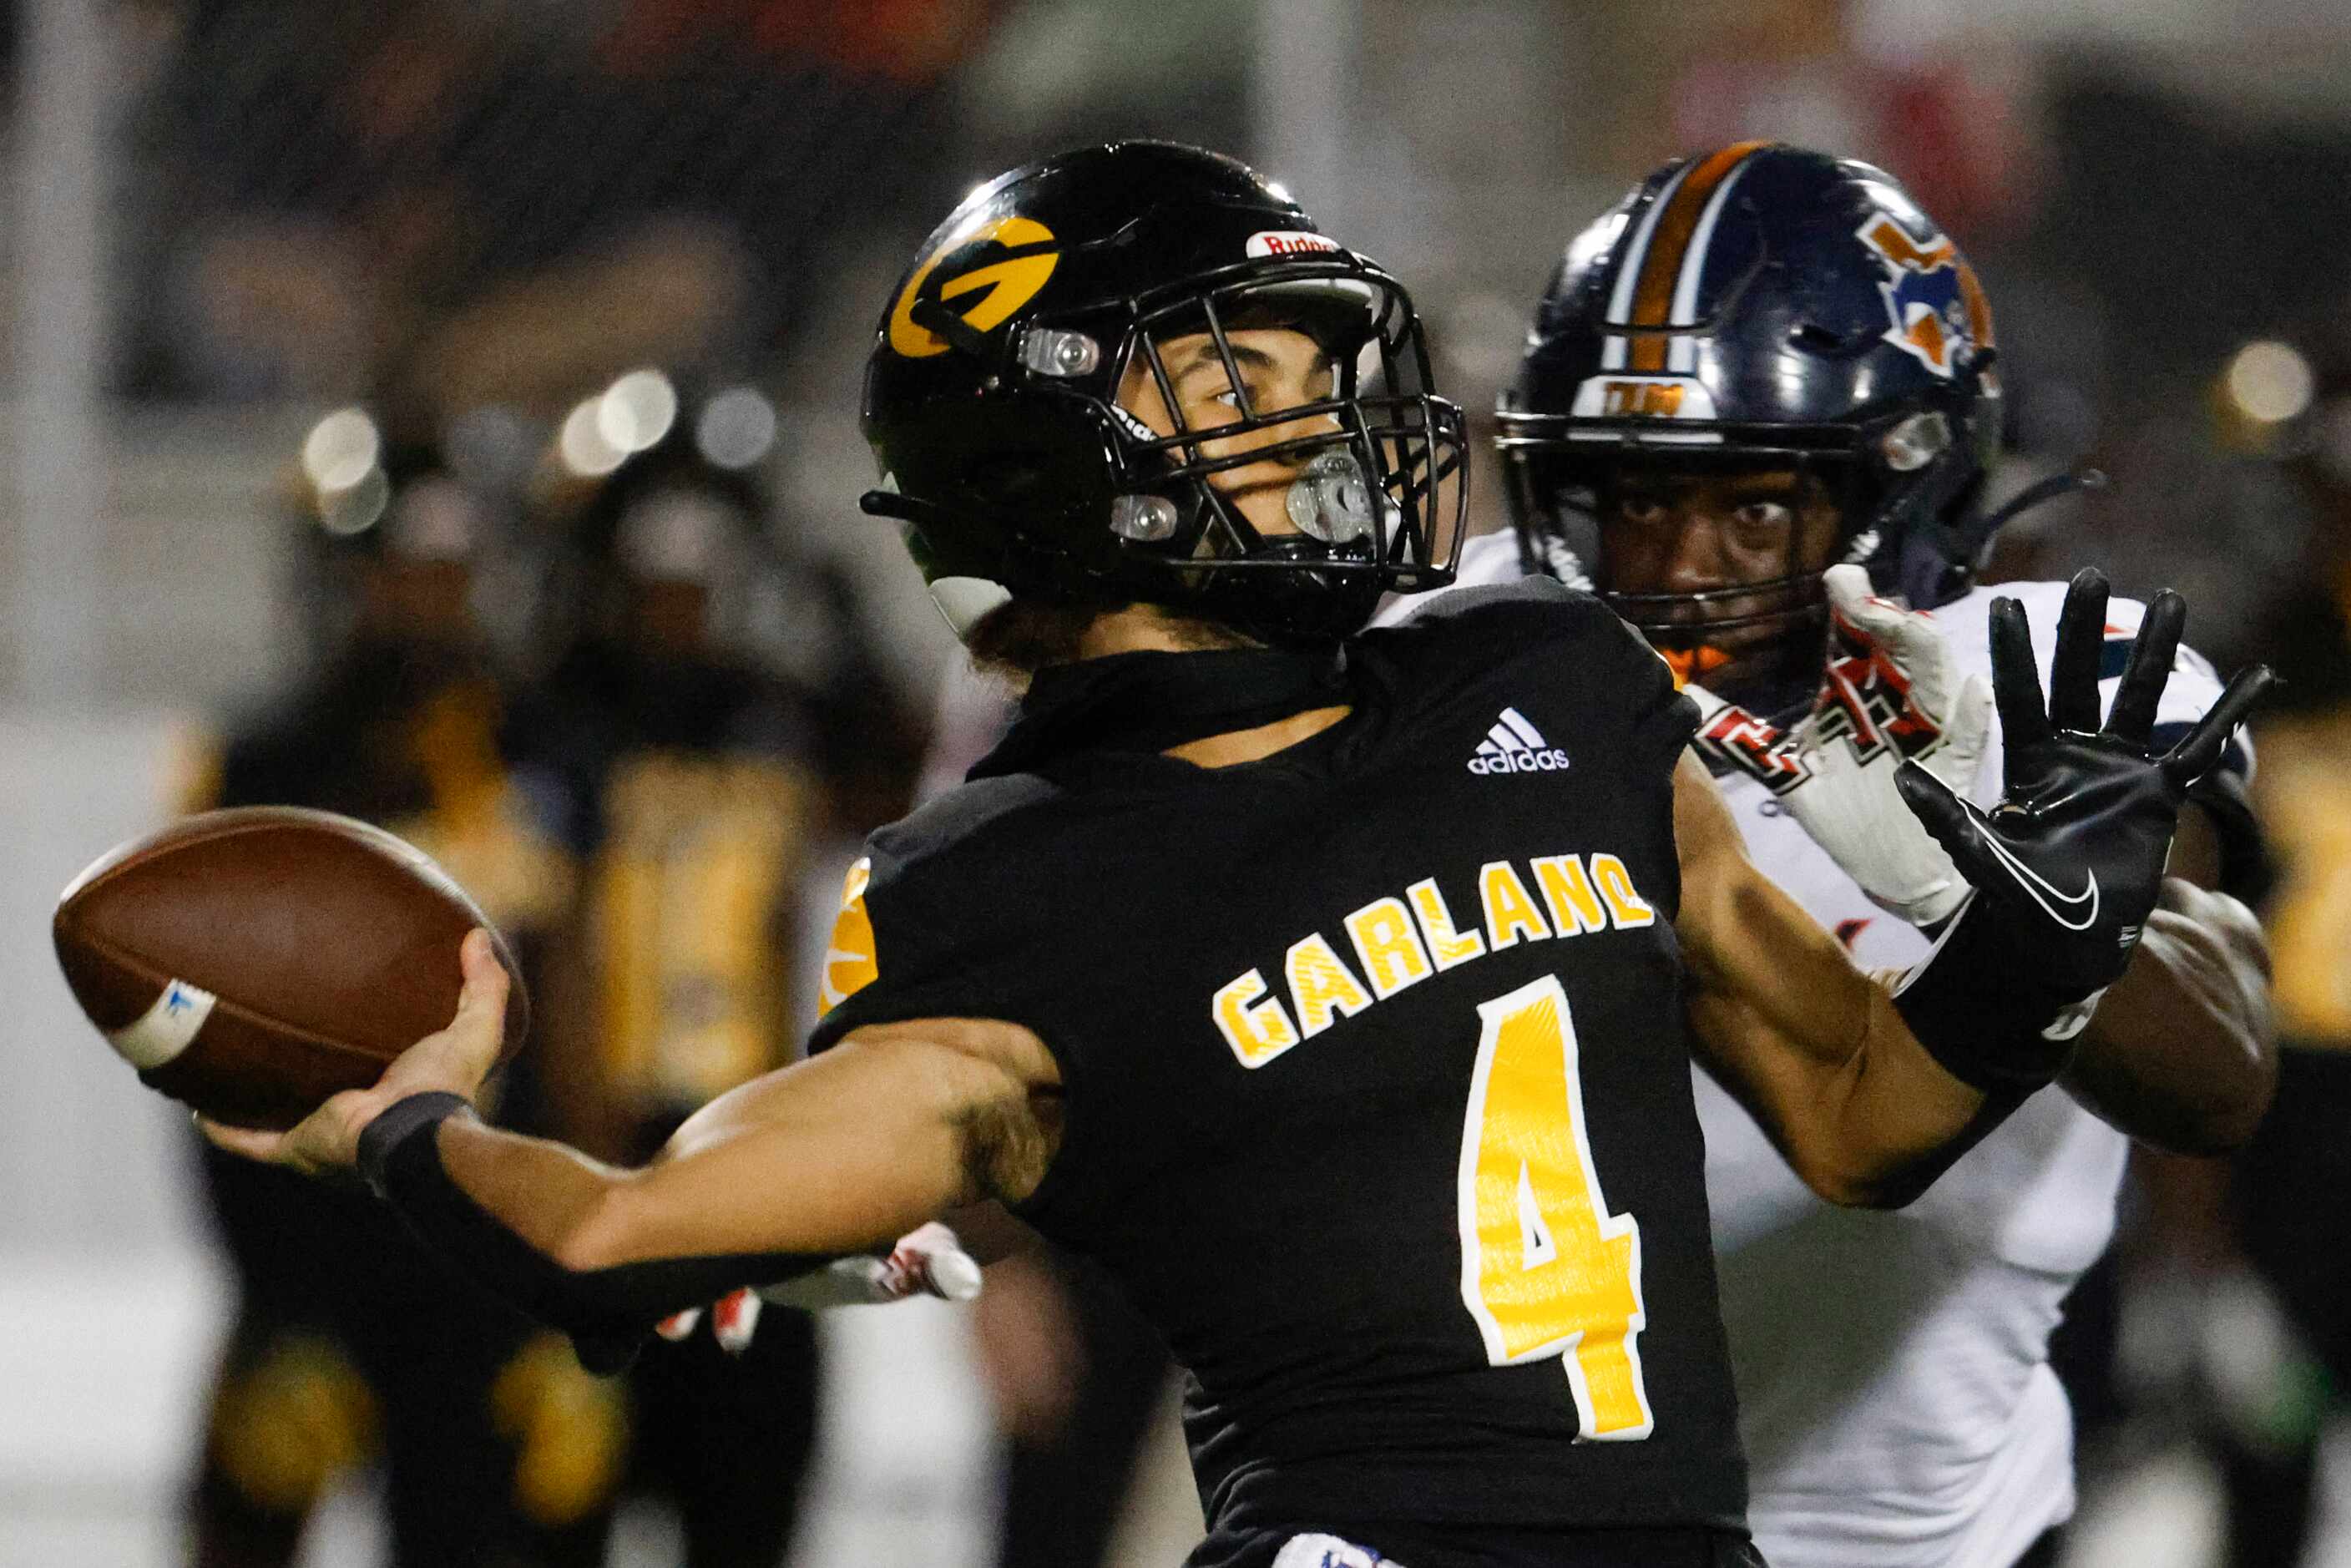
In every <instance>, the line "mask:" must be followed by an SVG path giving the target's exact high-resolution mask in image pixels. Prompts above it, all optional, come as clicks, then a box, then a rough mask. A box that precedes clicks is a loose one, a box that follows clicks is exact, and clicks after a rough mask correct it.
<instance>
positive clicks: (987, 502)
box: [864, 141, 1464, 640]
mask: <svg viewBox="0 0 2351 1568" xmlns="http://www.w3.org/2000/svg"><path fill="white" fill-rule="evenodd" d="M1256 327H1284V328H1293V329H1298V330H1301V331H1304V332H1307V333H1310V334H1311V336H1312V337H1313V338H1314V339H1315V340H1316V342H1317V344H1318V345H1319V346H1320V347H1321V348H1322V349H1323V350H1326V351H1327V352H1328V354H1329V356H1330V362H1331V364H1332V386H1331V390H1330V394H1329V395H1328V396H1327V397H1325V398H1322V399H1321V400H1319V401H1317V402H1312V403H1309V404H1303V405H1300V406H1295V407H1290V408H1284V409H1280V410H1275V411H1267V410H1259V409H1255V408H1253V407H1251V406H1249V394H1248V392H1247V391H1246V389H1245V388H1244V387H1243V378H1242V377H1241V376H1240V374H1239V372H1238V370H1236V369H1235V368H1234V365H1235V360H1234V351H1233V349H1232V347H1231V345H1230V343H1229V341H1228V337H1227V334H1228V333H1229V332H1233V331H1238V330H1241V329H1248V328H1256ZM1192 334H1207V335H1208V337H1209V339H1210V340H1211V341H1213V342H1214V343H1215V345H1216V347H1217V352H1218V353H1219V354H1220V355H1221V356H1222V357H1223V359H1224V361H1225V365H1226V368H1227V370H1228V372H1229V373H1230V374H1231V377H1232V385H1233V387H1234V388H1235V392H1234V394H1233V395H1234V397H1235V398H1236V400H1237V401H1236V404H1235V412H1236V415H1237V417H1236V418H1235V419H1234V420H1232V421H1231V422H1228V423H1221V424H1218V425H1217V426H1216V427H1215V429H1214V432H1213V438H1214V440H1215V441H1217V443H1219V444H1242V445H1248V449H1247V450H1244V451H1239V452H1234V451H1232V450H1230V446H1229V445H1227V446H1226V448H1225V449H1224V450H1223V451H1222V452H1221V453H1217V452H1211V451H1209V450H1207V443H1206V441H1205V440H1204V437H1205V436H1206V435H1207V434H1208V433H1207V432H1204V431H1202V430H1195V429H1190V428H1187V427H1186V424H1185V422H1184V420H1183V416H1182V413H1181V411H1180V409H1176V408H1175V402H1176V400H1175V396H1174V394H1173V392H1171V391H1170V390H1169V389H1170V382H1169V377H1168V371H1167V368H1166V366H1165V364H1164V363H1162V362H1161V358H1160V354H1159V345H1160V344H1162V343H1165V342H1168V341H1170V340H1173V339H1175V338H1177V337H1179V336H1188V335H1192ZM1244 352H1246V350H1244ZM1146 372H1147V374H1148V377H1149V379H1150V381H1151V382H1155V384H1156V386H1157V388H1158V390H1159V392H1161V394H1162V396H1163V398H1164V400H1165V403H1166V404H1167V406H1168V407H1169V409H1170V410H1171V411H1172V413H1173V416H1174V418H1175V425H1176V428H1175V431H1174V433H1173V434H1165V433H1162V432H1159V431H1156V430H1155V429H1153V428H1151V427H1150V426H1148V425H1146V424H1145V423H1144V422H1143V421H1142V420H1140V419H1138V418H1137V417H1136V416H1135V415H1134V413H1131V412H1129V411H1128V410H1127V409H1125V408H1123V407H1122V406H1121V405H1120V403H1119V390H1120V388H1121V386H1122V384H1128V385H1134V384H1136V383H1135V382H1134V381H1132V380H1131V379H1130V378H1131V377H1133V376H1140V375H1143V374H1144V373H1146ZM864 425H865V434H866V437H867V439H868V441H869V442H870V443H871V444H872V447H873V452H874V455H875V457H876V459H877V460H878V461H879V463H880V465H881V468H882V472H883V488H882V489H880V490H877V491H874V492H872V493H870V494H869V495H867V497H865V502H864V505H865V508H866V510H867V511H869V512H872V513H874V514H877V515H881V516H887V517H895V518H898V519H900V520H901V521H902V522H903V523H904V525H905V527H906V532H907V543H908V546H909V548H910V549H912V550H913V552H914V556H915V559H916V560H917V562H918V563H919V564H920V565H921V566H922V567H923V569H924V572H925V576H926V577H927V578H928V579H929V580H930V582H931V587H932V592H933V596H934V597H935V599H936V600H937V601H939V604H940V608H941V609H942V610H943V611H945V612H946V614H947V617H948V620H949V622H951V623H955V624H956V629H957V631H958V632H964V631H967V630H968V629H969V626H970V624H971V623H972V622H974V621H976V620H977V617H978V616H979V615H980V614H983V613H985V612H987V610H988V609H990V608H992V607H993V606H994V605H996V604H998V603H1001V602H1003V601H1006V600H1007V599H1008V598H1010V597H1012V596H1015V595H1018V596H1020V597H1022V598H1024V599H1027V600H1032V601H1043V602H1051V603H1064V604H1073V605H1080V606H1100V607H1114V606H1117V605H1122V604H1126V603H1131V602H1135V601H1145V602H1151V603H1157V604H1165V605H1170V606H1175V607H1176V608H1179V609H1182V610H1184V611H1186V612H1191V613H1198V614H1203V615H1207V616H1209V617H1212V618H1214V619H1217V620H1219V621H1222V622H1226V623H1228V624H1231V625H1234V626H1237V627H1239V628H1240V629H1242V630H1244V631H1247V632H1252V633H1254V634H1257V635H1260V636H1264V637H1268V638H1275V639H1283V640H1314V639H1322V638H1332V637H1338V636H1343V635H1344V634H1346V633H1347V632H1353V631H1354V630H1355V629H1356V628H1357V627H1359V626H1361V625H1362V624H1363V622H1364V621H1365V620H1367V619H1368V618H1369V616H1370V614H1371V612H1372V610H1373V609H1374V607H1375V605H1376V604H1377V602H1378V600H1379V597H1380V595H1381V594H1382V593H1383V592H1384V591H1388V590H1391V589H1396V590H1404V591H1413V590H1417V589H1426V588H1434V587H1438V586H1441V585H1442V584H1443V583H1444V582H1446V581H1447V580H1449V568H1450V564H1451V556H1452V551H1453V550H1454V549H1455V548H1456V546H1457V544H1458V538H1459V536H1460V533H1461V528H1460V526H1459V523H1460V517H1461V511H1462V507H1463V505H1464V501H1463V486H1462V484H1461V483H1460V482H1459V478H1458V471H1459V469H1460V465H1461V459H1462V453H1463V445H1464V436H1463V428H1464V426H1463V421H1462V417H1461V413H1460V410H1459V409H1458V408H1457V407H1455V406H1454V405H1453V404H1451V403H1449V402H1446V401H1444V400H1443V399H1441V398H1439V397H1437V396H1436V395H1435V389H1434V386H1433V384H1432V378H1431V377H1430V374H1429V365H1428V354H1427V350H1426V345H1425V343H1424V341H1423V338H1422V332H1421V326H1420V320H1419V318H1418V316H1417V315H1416V313H1415V312H1414V310H1413V307H1412V301H1411V298H1409V297H1408V296H1407V295H1406V294H1405V290H1404V287H1403V286H1402V285H1401V284H1399V283H1397V282H1396V280H1395V278H1393V277H1390V276H1389V275H1388V274H1387V273H1386V272H1384V270H1382V269H1381V268H1380V267H1378V266H1377V265H1376V264H1374V263H1373V262H1371V261H1369V260H1368V259H1366V258H1364V257H1363V256H1358V255H1356V254H1354V253H1353V251H1351V250H1348V249H1347V248H1345V247H1344V246H1342V245H1340V244H1339V243H1338V242H1336V241H1334V240H1332V239H1329V238H1327V237H1325V236H1324V235H1322V233H1321V231H1320V229H1319V228H1318V227H1317V225H1315V223H1314V220H1313V219H1312V218H1311V217H1310V216H1308V215H1307V214H1306V213H1305V212H1304V211H1303V210H1302V209H1301V208H1300V207H1299V205H1298V204H1296V203H1295V202H1293V201H1291V200H1290V197H1289V195H1288V194H1287V193H1285V192H1283V191H1282V190H1281V189H1280V187H1279V186H1276V185H1274V184H1272V183H1270V182H1268V181H1266V180H1265V179H1264V178H1262V177H1261V176H1259V174H1257V173H1256V172H1254V171H1252V170H1250V169H1249V168H1247V167H1245V166H1244V165H1242V164H1240V163H1238V162H1234V161H1233V160H1231V159H1229V158H1225V157H1220V156H1218V155H1217V154H1215V153H1211V152H1202V151H1200V150H1199V149H1197V148H1193V147H1185V146H1179V145H1175V144H1173V143H1168V142H1153V141H1129V142H1122V143H1118V144H1115V145H1111V146H1096V147H1088V148H1081V149H1080V150H1078V151H1076V152H1069V153H1065V154H1063V155H1061V156H1060V157H1056V158H1049V159H1047V160H1045V161H1044V162H1039V163H1033V164H1030V165H1029V166H1028V167H1026V168H1022V169H1017V170H1014V171H1013V172H1010V173H1008V174H1005V175H1003V176H1002V177H1000V178H998V179H997V180H994V181H992V182H990V183H987V184H986V185H984V186H982V187H980V188H979V189H978V190H977V191H975V192H973V193H972V194H971V195H970V196H969V197H968V198H967V200H965V202H964V203H963V204H961V205H960V206H958V207H957V208H956V210H955V211H954V212H953V213H952V214H949V215H948V216H947V218H946V221H945V222H944V223H942V224H941V225H939V226H938V228H937V229H936V230H935V231H934V232H933V234H932V235H931V236H930V238H929V239H927V240H926V241H925V242H924V245H923V247H922V249H921V251H920V252H919V253H918V255H917V256H916V259H915V261H914V266H913V267H911V268H910V269H909V270H908V271H907V272H906V274H905V276H904V277H903V278H902V279H901V281H900V282H899V284H898V287H896V288H895V289H894V290H893V293H892V297H891V302H890V305H889V307H888V308H887V309H886V311H885V312H884V313H883V319H882V323H881V326H880V329H879V330H878V331H877V333H876V339H875V343H874V348H873V353H872V359H871V361H869V362H868V366H867V370H866V376H865V406H864ZM1236 438H1242V439H1240V440H1239V441H1238V442H1237V440H1236ZM1252 441H1254V442H1256V443H1258V444H1254V445H1249V442H1252ZM1269 460H1271V461H1278V462H1281V463H1284V464H1287V465H1292V466H1293V467H1294V468H1295V470H1296V474H1297V477H1296V478H1295V480H1294V481H1293V482H1292V483H1291V484H1290V489H1289V491H1288V492H1287V499H1286V503H1285V505H1286V509H1287V512H1288V515H1289V517H1290V521H1291V522H1292V523H1293V524H1294V525H1295V527H1296V528H1297V530H1298V531H1297V532H1295V533H1271V532H1268V531H1263V530H1260V529H1259V528H1253V527H1252V526H1251V525H1250V524H1249V520H1248V519H1247V518H1246V517H1243V516H1242V514H1241V512H1240V510H1239V509H1238V507H1235V506H1233V505H1232V504H1231V502H1230V500H1229V499H1228V497H1225V496H1224V495H1222V494H1220V493H1219V491H1218V490H1217V486H1215V485H1213V484H1211V483H1210V482H1209V481H1210V478H1211V476H1214V475H1216V474H1217V473H1219V472H1221V471H1223V470H1228V469H1236V468H1239V467H1243V466H1246V465H1250V464H1259V463H1264V462H1267V461H1269Z"/></svg>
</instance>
